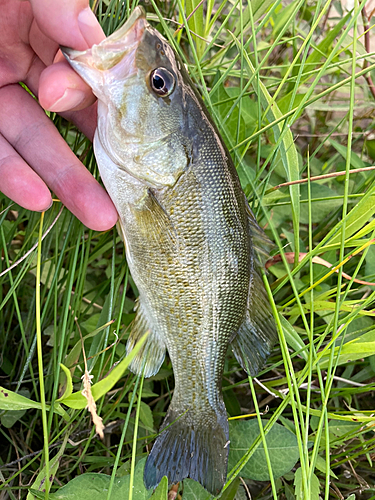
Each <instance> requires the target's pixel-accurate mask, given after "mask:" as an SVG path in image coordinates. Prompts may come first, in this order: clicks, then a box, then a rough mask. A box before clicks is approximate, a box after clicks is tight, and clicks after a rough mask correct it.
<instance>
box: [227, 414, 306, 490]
mask: <svg viewBox="0 0 375 500" xmlns="http://www.w3.org/2000/svg"><path fill="white" fill-rule="evenodd" d="M262 423H263V426H264V425H265V424H266V423H267V421H266V420H262ZM258 436H259V426H258V421H257V420H256V419H255V420H247V421H242V422H240V421H230V422H229V437H230V450H229V463H228V469H229V470H230V469H232V468H233V467H235V465H236V464H237V462H238V461H239V460H240V459H241V458H242V457H243V456H244V455H245V453H247V451H248V450H249V449H250V447H251V446H252V444H253V443H254V441H255V440H256V439H257V437H258ZM266 443H267V449H268V453H269V457H270V461H271V466H272V473H273V477H274V478H275V479H276V478H278V477H281V476H282V475H284V474H286V473H287V472H289V471H290V470H291V469H292V468H293V467H294V465H295V464H296V462H297V460H298V458H299V452H298V445H297V438H296V436H295V434H293V432H291V431H290V430H289V429H286V428H285V427H284V426H282V425H280V424H277V423H276V424H274V425H273V427H272V428H271V430H270V431H269V433H268V434H267V436H266ZM241 476H243V477H246V478H248V479H253V480H255V481H269V479H270V476H269V472H268V467H267V461H266V455H265V453H264V447H263V443H262V442H261V443H260V445H259V446H258V448H257V449H256V450H255V452H254V454H253V455H252V456H251V458H250V459H249V461H248V462H247V464H246V465H245V466H244V468H243V469H242V470H241Z"/></svg>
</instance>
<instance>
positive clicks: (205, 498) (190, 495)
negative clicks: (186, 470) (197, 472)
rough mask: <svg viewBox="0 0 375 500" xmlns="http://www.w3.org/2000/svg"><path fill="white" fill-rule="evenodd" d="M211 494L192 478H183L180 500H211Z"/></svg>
mask: <svg viewBox="0 0 375 500" xmlns="http://www.w3.org/2000/svg"><path fill="white" fill-rule="evenodd" d="M211 499H212V495H211V493H208V491H207V490H205V489H204V488H203V486H201V485H200V484H199V483H197V482H196V481H193V480H192V479H184V492H183V495H182V500H211Z"/></svg>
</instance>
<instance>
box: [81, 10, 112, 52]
mask: <svg viewBox="0 0 375 500" xmlns="http://www.w3.org/2000/svg"><path fill="white" fill-rule="evenodd" d="M77 19H78V26H79V29H80V31H81V34H82V36H83V38H84V39H85V40H86V42H87V44H88V46H89V47H92V45H94V44H95V43H100V42H101V41H102V40H103V39H104V38H105V35H104V32H103V30H102V28H101V26H100V24H99V22H98V20H97V19H96V17H95V14H94V13H93V11H92V10H91V9H90V7H86V8H85V9H83V10H81V12H80V13H79V14H78V18H77Z"/></svg>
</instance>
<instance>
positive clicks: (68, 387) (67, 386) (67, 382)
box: [56, 363, 73, 403]
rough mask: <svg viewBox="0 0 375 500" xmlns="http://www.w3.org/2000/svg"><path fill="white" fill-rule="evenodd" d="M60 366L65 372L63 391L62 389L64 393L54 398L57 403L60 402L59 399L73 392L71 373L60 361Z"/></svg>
mask: <svg viewBox="0 0 375 500" xmlns="http://www.w3.org/2000/svg"><path fill="white" fill-rule="evenodd" d="M60 366H61V369H62V371H63V373H64V374H65V382H64V384H65V391H64V394H63V395H62V396H61V397H60V398H59V399H56V402H57V403H60V401H62V400H63V399H65V398H67V397H69V396H70V395H71V394H72V392H73V381H72V375H71V373H70V371H69V369H68V368H67V367H66V366H65V365H63V364H62V363H60Z"/></svg>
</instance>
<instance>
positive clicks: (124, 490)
mask: <svg viewBox="0 0 375 500" xmlns="http://www.w3.org/2000/svg"><path fill="white" fill-rule="evenodd" d="M145 463H146V459H145V458H143V459H142V460H140V461H139V462H138V463H137V466H136V468H135V474H134V485H133V499H134V500H147V499H149V498H150V497H151V494H152V490H146V488H145V486H144V484H143V471H144V467H145ZM110 482H111V476H109V475H107V474H98V473H94V472H88V473H86V474H82V475H81V476H77V477H75V478H74V479H72V480H71V481H69V482H68V483H67V484H66V485H64V486H62V487H61V488H60V489H59V490H57V491H56V492H55V493H51V494H50V495H49V498H50V499H51V500H103V499H105V495H106V492H107V491H108V488H109V484H110ZM129 486H130V475H127V476H123V477H120V478H115V481H114V483H113V486H112V493H111V496H110V499H111V500H127V499H128V498H129Z"/></svg>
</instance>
